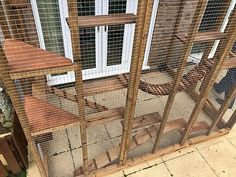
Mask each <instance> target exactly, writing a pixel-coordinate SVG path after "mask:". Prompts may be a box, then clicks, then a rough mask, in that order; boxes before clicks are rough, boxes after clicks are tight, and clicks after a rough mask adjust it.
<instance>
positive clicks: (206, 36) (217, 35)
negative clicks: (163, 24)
mask: <svg viewBox="0 0 236 177" xmlns="http://www.w3.org/2000/svg"><path fill="white" fill-rule="evenodd" d="M176 37H177V38H178V39H179V40H180V41H182V42H183V43H186V41H187V38H188V36H187V34H185V33H183V34H177V35H176ZM224 37H226V34H224V33H221V32H218V31H212V32H199V33H197V34H196V36H195V38H194V42H204V41H215V40H219V39H223V38H224Z"/></svg>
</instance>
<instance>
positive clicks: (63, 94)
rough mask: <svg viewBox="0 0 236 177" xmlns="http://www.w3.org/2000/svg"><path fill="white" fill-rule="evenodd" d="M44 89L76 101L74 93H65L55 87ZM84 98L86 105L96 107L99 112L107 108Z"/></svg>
mask: <svg viewBox="0 0 236 177" xmlns="http://www.w3.org/2000/svg"><path fill="white" fill-rule="evenodd" d="M46 90H47V92H48V93H51V94H54V95H56V96H58V97H61V98H65V99H67V100H70V101H73V102H77V100H76V95H74V94H70V93H67V92H66V91H65V90H61V89H58V88H56V87H46ZM84 100H85V105H86V106H88V107H90V108H92V109H96V110H97V111H99V112H102V111H106V110H108V108H107V107H105V106H102V105H100V104H98V103H96V102H93V101H90V100H88V99H86V98H85V99H84Z"/></svg>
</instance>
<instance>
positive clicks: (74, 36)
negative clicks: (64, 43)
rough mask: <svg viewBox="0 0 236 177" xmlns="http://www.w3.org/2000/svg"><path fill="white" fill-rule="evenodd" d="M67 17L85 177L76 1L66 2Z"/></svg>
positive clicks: (85, 153)
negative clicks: (69, 23)
mask: <svg viewBox="0 0 236 177" xmlns="http://www.w3.org/2000/svg"><path fill="white" fill-rule="evenodd" d="M68 11H69V17H70V18H71V21H72V23H71V25H70V32H71V40H72V50H73V59H74V62H75V63H76V71H75V90H76V96H77V100H78V110H79V119H80V136H81V144H82V156H83V170H84V174H85V176H87V175H88V173H89V171H88V170H89V168H88V147H87V130H86V123H85V121H86V118H85V109H84V108H85V107H84V105H85V103H84V89H83V79H82V65H81V49H80V35H79V24H78V20H77V18H78V9H77V1H76V0H68Z"/></svg>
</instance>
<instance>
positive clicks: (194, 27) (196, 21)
mask: <svg viewBox="0 0 236 177" xmlns="http://www.w3.org/2000/svg"><path fill="white" fill-rule="evenodd" d="M206 5H207V1H205V0H199V1H198V4H197V7H196V10H195V13H194V17H193V21H192V24H191V26H190V32H189V36H188V42H187V46H186V48H185V51H184V56H183V59H182V61H181V65H180V66H179V67H178V71H177V76H176V78H175V79H174V86H173V90H172V92H171V94H170V95H169V97H168V100H167V102H166V106H165V110H164V113H163V116H162V121H161V124H160V127H159V128H158V131H157V134H156V139H155V143H154V146H153V152H154V153H155V152H156V151H157V149H158V146H159V143H160V140H161V137H162V134H163V131H164V128H165V125H166V123H167V120H168V117H169V114H170V111H171V108H172V105H173V102H174V99H175V95H176V93H177V92H178V91H177V89H178V87H179V84H180V81H181V79H182V74H183V71H184V68H185V64H186V62H187V60H188V57H189V54H190V52H191V49H192V44H193V42H194V37H195V35H196V34H197V32H198V28H199V26H200V23H201V20H202V15H201V14H203V13H204V11H205V8H206Z"/></svg>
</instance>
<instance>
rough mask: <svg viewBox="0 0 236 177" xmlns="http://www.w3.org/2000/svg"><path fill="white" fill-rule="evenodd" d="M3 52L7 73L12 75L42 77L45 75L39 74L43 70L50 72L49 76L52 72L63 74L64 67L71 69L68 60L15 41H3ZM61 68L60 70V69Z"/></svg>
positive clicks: (71, 65)
mask: <svg viewBox="0 0 236 177" xmlns="http://www.w3.org/2000/svg"><path fill="white" fill-rule="evenodd" d="M4 52H5V53H6V57H7V61H8V65H9V71H10V74H12V75H20V74H21V75H22V74H23V73H24V74H25V75H27V74H31V75H32V74H33V73H39V74H41V75H43V74H45V73H40V72H42V71H44V70H46V71H48V70H50V71H51V72H52V73H51V74H54V72H53V71H54V70H55V73H58V72H64V71H63V70H64V67H69V68H72V67H73V64H72V63H71V60H70V59H67V58H65V57H62V56H59V55H57V54H55V53H52V52H49V51H45V50H43V49H40V48H37V47H35V46H32V45H29V44H26V43H24V42H21V41H18V40H15V39H7V40H5V42H4ZM32 55H34V57H32ZM61 67H62V70H61V69H60V68H61ZM12 77H13V76H12ZM31 77H32V76H31Z"/></svg>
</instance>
